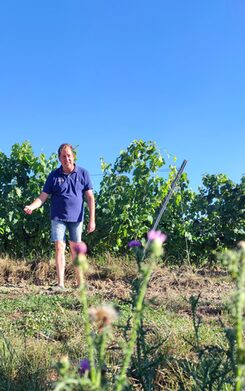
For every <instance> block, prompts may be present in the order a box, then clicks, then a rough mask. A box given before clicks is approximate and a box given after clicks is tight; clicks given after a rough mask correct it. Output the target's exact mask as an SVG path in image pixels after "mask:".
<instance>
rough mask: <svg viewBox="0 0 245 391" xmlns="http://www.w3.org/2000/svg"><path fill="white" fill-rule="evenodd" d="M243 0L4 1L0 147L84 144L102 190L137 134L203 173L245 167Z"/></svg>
mask: <svg viewBox="0 0 245 391" xmlns="http://www.w3.org/2000/svg"><path fill="white" fill-rule="evenodd" d="M244 21H245V2H244V1H243V0H240V1H238V0H230V1H229V0H222V1H221V0H205V1H196V0H189V1H188V0H186V1H184V0H156V1H154V0H152V1H145V0H86V1H85V0H42V1H33V0H21V1H20V0H10V1H2V2H1V5H0V53H1V60H0V131H1V143H0V150H1V151H2V152H4V153H6V154H7V155H9V152H10V149H11V146H12V145H13V144H14V143H22V142H23V141H24V140H29V141H30V142H31V144H32V146H33V149H34V152H35V154H39V153H40V152H44V153H45V154H46V155H48V156H49V155H50V154H51V153H52V152H55V151H56V150H57V147H58V146H59V145H60V144H61V143H63V142H70V143H72V144H75V145H77V144H78V145H79V152H78V154H79V159H78V162H79V164H80V165H82V166H84V167H86V168H87V169H88V170H89V171H90V173H91V174H92V175H93V180H94V183H95V187H98V183H99V179H100V177H98V176H94V175H97V174H100V173H101V170H100V157H101V156H103V157H104V159H105V160H106V161H107V162H111V163H113V162H114V161H115V159H116V157H117V156H118V155H119V152H120V150H121V149H125V148H127V146H128V145H129V144H130V142H131V141H133V140H134V139H138V138H140V139H143V140H145V141H147V140H154V141H156V143H157V145H158V146H159V148H160V149H161V151H162V152H163V154H164V153H165V151H168V152H169V153H171V154H173V155H176V156H177V158H178V160H177V165H180V164H181V163H182V160H183V159H187V160H188V164H187V166H186V171H187V174H188V177H189V179H190V185H191V187H192V188H193V189H196V188H197V186H198V185H200V184H201V178H202V175H203V174H205V173H210V174H213V173H214V174H216V173H220V172H222V173H225V174H227V175H228V176H229V177H230V178H231V179H232V180H234V181H235V182H239V181H240V178H241V176H242V174H244V173H245V153H244V150H245V131H244V128H245V45H244V42H245V23H244Z"/></svg>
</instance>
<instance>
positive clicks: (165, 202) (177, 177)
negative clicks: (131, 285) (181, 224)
mask: <svg viewBox="0 0 245 391" xmlns="http://www.w3.org/2000/svg"><path fill="white" fill-rule="evenodd" d="M186 164H187V160H184V161H183V163H182V164H181V166H180V168H179V170H178V172H177V174H176V177H175V178H174V180H173V182H172V183H171V187H170V189H169V192H168V194H167V195H166V197H165V199H164V200H163V202H162V205H161V207H160V212H159V214H158V216H157V218H156V221H155V223H154V225H153V227H152V228H151V229H152V230H154V231H155V230H156V229H157V227H158V224H159V221H160V220H161V217H162V215H163V213H164V211H165V210H166V207H167V205H168V202H169V200H170V198H171V196H172V194H173V192H174V189H175V187H176V185H177V182H178V180H179V179H180V176H181V174H182V172H183V171H184V168H185V166H186ZM149 243H150V240H148V241H147V243H146V245H145V248H144V253H143V257H142V260H143V259H144V258H145V253H146V250H147V248H148V246H149Z"/></svg>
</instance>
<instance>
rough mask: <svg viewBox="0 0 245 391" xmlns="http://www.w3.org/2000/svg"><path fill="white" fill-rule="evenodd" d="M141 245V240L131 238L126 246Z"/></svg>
mask: <svg viewBox="0 0 245 391" xmlns="http://www.w3.org/2000/svg"><path fill="white" fill-rule="evenodd" d="M140 246H141V242H140V241H139V240H131V241H130V242H129V243H128V247H130V248H131V247H140Z"/></svg>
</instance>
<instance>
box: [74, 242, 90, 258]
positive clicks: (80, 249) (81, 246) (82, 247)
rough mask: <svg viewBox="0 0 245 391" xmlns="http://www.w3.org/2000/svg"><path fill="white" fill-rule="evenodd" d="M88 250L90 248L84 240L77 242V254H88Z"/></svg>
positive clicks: (75, 248) (75, 249)
mask: <svg viewBox="0 0 245 391" xmlns="http://www.w3.org/2000/svg"><path fill="white" fill-rule="evenodd" d="M87 250H88V248H87V245H86V243H84V242H81V243H77V244H76V245H75V246H74V251H75V252H76V254H77V255H79V254H86V253H87Z"/></svg>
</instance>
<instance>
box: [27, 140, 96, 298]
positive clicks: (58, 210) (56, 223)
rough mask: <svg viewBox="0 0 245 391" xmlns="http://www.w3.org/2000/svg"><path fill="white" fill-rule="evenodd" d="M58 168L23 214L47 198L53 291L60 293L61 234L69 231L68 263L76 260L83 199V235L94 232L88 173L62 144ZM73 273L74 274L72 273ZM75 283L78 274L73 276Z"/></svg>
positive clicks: (61, 270) (70, 150) (62, 268)
mask: <svg viewBox="0 0 245 391" xmlns="http://www.w3.org/2000/svg"><path fill="white" fill-rule="evenodd" d="M58 158H59V160H60V162H61V166H60V167H59V168H57V169H56V170H54V171H52V172H51V173H50V174H49V176H48V178H47V180H46V183H45V185H44V187H43V191H42V193H41V194H40V195H39V196H38V197H37V198H36V199H35V200H34V201H33V202H32V203H31V204H30V205H27V206H25V208H24V211H25V213H26V214H28V215H30V214H32V212H33V210H35V209H37V208H39V207H40V206H42V205H43V203H44V202H45V201H46V200H47V198H48V196H49V195H50V196H51V239H52V241H53V242H54V243H55V264H56V274H57V282H58V285H57V287H56V289H57V290H63V289H64V274H65V246H66V243H65V233H66V229H68V231H69V239H70V240H69V243H70V250H71V255H72V260H74V259H75V257H76V252H75V248H76V245H77V243H80V242H81V237H82V225H83V216H84V196H85V198H86V200H87V204H88V209H89V223H88V227H87V232H88V233H91V232H93V231H94V230H95V201H94V194H93V189H92V183H91V180H90V177H89V174H88V172H87V171H86V170H85V169H84V168H81V167H78V166H77V165H76V164H75V156H74V152H73V147H72V145H70V144H62V145H61V146H60V147H59V150H58ZM76 272H77V270H76ZM76 274H77V282H78V285H79V283H80V281H79V273H78V272H77V273H76Z"/></svg>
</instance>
